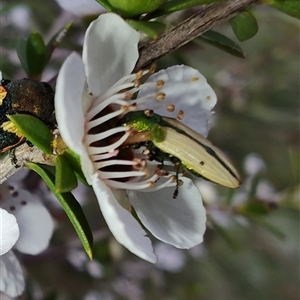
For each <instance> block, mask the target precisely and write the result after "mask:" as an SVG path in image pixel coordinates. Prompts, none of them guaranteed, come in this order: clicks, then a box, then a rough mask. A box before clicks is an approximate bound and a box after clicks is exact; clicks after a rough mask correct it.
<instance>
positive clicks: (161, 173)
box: [154, 168, 169, 176]
mask: <svg viewBox="0 0 300 300" xmlns="http://www.w3.org/2000/svg"><path fill="white" fill-rule="evenodd" d="M154 173H155V174H156V175H158V176H168V175H169V172H168V171H166V170H164V169H160V168H157V169H155V171H154Z"/></svg>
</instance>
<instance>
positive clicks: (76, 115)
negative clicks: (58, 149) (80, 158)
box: [55, 53, 85, 155]
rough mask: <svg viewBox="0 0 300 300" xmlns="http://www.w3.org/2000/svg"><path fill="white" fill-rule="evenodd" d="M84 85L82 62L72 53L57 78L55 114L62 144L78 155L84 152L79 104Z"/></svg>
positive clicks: (82, 117) (82, 115)
mask: <svg viewBox="0 0 300 300" xmlns="http://www.w3.org/2000/svg"><path fill="white" fill-rule="evenodd" d="M84 84H85V74H84V69H83V63H82V60H81V58H80V56H79V55H78V54H76V53H72V54H71V55H70V56H69V57H68V58H67V59H66V60H65V62H64V63H63V65H62V67H61V69H60V71H59V74H58V77H57V84H56V92H55V114H56V119H57V124H58V127H59V132H60V134H61V136H62V138H63V140H64V142H65V143H66V144H67V146H68V147H69V148H71V149H72V150H73V151H74V152H76V153H77V154H79V155H80V154H81V153H82V151H84V147H83V144H82V141H83V137H84V113H83V111H82V104H81V98H82V94H83V89H84Z"/></svg>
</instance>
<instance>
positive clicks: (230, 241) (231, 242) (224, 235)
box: [208, 217, 240, 250]
mask: <svg viewBox="0 0 300 300" xmlns="http://www.w3.org/2000/svg"><path fill="white" fill-rule="evenodd" d="M208 220H209V221H210V222H211V224H212V225H213V228H214V229H215V231H216V232H217V233H218V234H220V236H221V237H222V238H223V239H224V240H225V241H226V242H227V244H228V246H230V247H231V248H232V249H234V250H238V249H239V248H240V246H239V244H238V242H237V240H236V239H235V238H234V237H233V236H232V235H231V234H230V232H229V231H228V230H227V229H226V228H225V227H224V226H221V225H220V224H219V223H218V222H216V221H215V220H214V219H213V218H212V217H209V218H208Z"/></svg>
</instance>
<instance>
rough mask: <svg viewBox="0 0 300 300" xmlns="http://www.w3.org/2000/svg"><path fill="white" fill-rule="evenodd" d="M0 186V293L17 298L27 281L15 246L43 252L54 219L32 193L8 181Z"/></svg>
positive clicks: (21, 249)
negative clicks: (14, 250)
mask: <svg viewBox="0 0 300 300" xmlns="http://www.w3.org/2000/svg"><path fill="white" fill-rule="evenodd" d="M0 188H1V189H0V228H1V231H0V272H1V275H0V292H3V293H5V294H7V295H9V296H10V297H17V296H19V295H20V294H21V293H22V292H23V290H24V286H25V282H24V275H23V271H22V268H21V266H20V264H19V262H18V260H17V258H16V256H15V255H14V253H13V251H12V249H16V250H18V251H20V252H22V253H25V254H31V255H36V254H39V253H40V252H42V251H44V250H45V249H46V248H47V247H48V243H49V240H50V237H51V236H52V232H53V221H52V219H51V217H50V215H49V213H48V211H47V210H46V209H45V207H44V206H43V205H42V204H41V203H40V202H39V201H38V200H37V199H35V198H34V196H33V195H31V194H30V193H29V192H27V191H25V190H23V189H17V188H16V187H14V186H13V185H8V184H7V181H6V182H5V183H3V184H2V185H1V186H0Z"/></svg>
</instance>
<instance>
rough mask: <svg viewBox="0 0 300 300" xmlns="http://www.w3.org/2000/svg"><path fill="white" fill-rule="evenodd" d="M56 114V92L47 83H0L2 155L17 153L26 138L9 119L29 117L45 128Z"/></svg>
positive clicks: (0, 145)
mask: <svg viewBox="0 0 300 300" xmlns="http://www.w3.org/2000/svg"><path fill="white" fill-rule="evenodd" d="M53 111H54V91H53V89H52V87H51V86H50V85H49V84H48V83H47V82H38V81H35V80H31V79H28V78H23V79H20V80H14V81H10V80H7V79H1V82H0V153H4V152H6V151H8V150H11V149H14V148H15V147H17V146H18V145H20V144H21V143H23V142H24V141H25V137H24V136H23V135H22V134H21V133H20V132H19V131H18V130H17V128H16V127H15V126H14V124H13V123H12V122H11V121H10V120H9V118H8V116H9V115H14V114H29V115H32V116H34V117H37V118H39V119H40V120H41V121H43V122H44V123H45V124H47V125H48V124H50V123H49V119H50V117H51V116H52V114H53Z"/></svg>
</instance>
